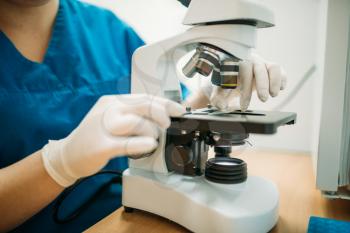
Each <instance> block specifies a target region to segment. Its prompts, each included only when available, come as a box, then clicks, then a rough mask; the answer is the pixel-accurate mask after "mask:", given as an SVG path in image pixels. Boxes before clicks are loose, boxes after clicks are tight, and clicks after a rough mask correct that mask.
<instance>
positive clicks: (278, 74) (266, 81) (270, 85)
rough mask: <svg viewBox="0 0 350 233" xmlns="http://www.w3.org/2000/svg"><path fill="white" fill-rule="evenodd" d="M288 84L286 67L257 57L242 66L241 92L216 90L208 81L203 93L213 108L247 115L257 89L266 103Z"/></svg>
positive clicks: (239, 82) (239, 79) (218, 88)
mask: <svg viewBox="0 0 350 233" xmlns="http://www.w3.org/2000/svg"><path fill="white" fill-rule="evenodd" d="M286 84H287V78H286V73H285V71H284V70H283V68H282V67H280V66H279V65H277V64H274V63H270V62H267V61H265V60H264V59H263V58H261V57H260V56H258V55H256V54H253V55H252V58H251V60H247V61H243V62H241V63H240V66H239V78H238V88H236V89H223V88H221V87H218V86H214V85H213V84H212V83H211V81H210V79H206V81H205V83H204V85H203V86H202V92H203V94H204V95H205V96H206V97H207V98H208V99H209V101H210V103H211V105H213V106H215V107H217V108H218V109H220V110H223V111H233V110H238V109H241V110H242V111H246V110H247V109H248V106H249V104H250V100H251V96H252V92H253V90H254V89H256V91H257V94H258V97H259V99H260V100H261V101H262V102H266V101H267V99H268V98H269V95H270V96H272V97H275V96H277V95H278V93H279V91H280V90H283V89H284V88H285V87H286Z"/></svg>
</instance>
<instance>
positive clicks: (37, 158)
mask: <svg viewBox="0 0 350 233" xmlns="http://www.w3.org/2000/svg"><path fill="white" fill-rule="evenodd" d="M63 189H64V188H63V187H61V186H60V185H58V184H57V183H56V182H55V181H54V180H53V179H52V178H51V177H50V176H49V175H48V174H47V172H46V170H45V168H44V165H43V162H42V158H41V152H40V151H38V152H36V153H34V154H32V155H30V156H28V157H26V158H25V159H23V160H21V161H19V162H17V163H15V164H13V165H11V166H9V167H6V168H3V169H0V216H1V221H0V232H5V231H8V230H11V229H13V228H15V227H16V226H18V225H20V224H21V223H23V222H24V221H26V220H27V219H29V218H30V217H32V216H33V215H34V214H36V213H37V212H39V211H40V210H41V209H43V208H44V207H45V206H47V205H48V204H49V203H50V202H52V201H53V200H54V199H55V198H56V197H57V196H58V195H59V194H60V193H61V192H62V191H63Z"/></svg>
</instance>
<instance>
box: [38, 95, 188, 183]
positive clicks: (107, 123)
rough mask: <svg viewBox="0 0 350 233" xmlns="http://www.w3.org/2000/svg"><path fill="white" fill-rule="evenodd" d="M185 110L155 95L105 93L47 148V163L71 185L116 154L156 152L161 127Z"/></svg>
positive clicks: (51, 172)
mask: <svg viewBox="0 0 350 233" xmlns="http://www.w3.org/2000/svg"><path fill="white" fill-rule="evenodd" d="M183 113H185V109H184V107H183V106H181V105H180V104H178V103H175V102H172V101H170V100H167V99H163V98H160V97H155V96H149V95H115V96H104V97H101V98H100V99H99V100H98V101H97V103H96V104H95V105H94V107H93V108H92V109H91V110H90V112H89V113H88V114H87V115H86V116H85V118H84V119H83V120H82V122H81V123H80V124H79V126H78V127H77V128H76V129H75V130H74V131H73V132H72V133H71V134H70V135H69V136H68V137H66V138H64V139H62V140H58V141H49V143H48V144H47V145H46V146H45V147H44V148H43V150H42V158H43V162H44V167H45V169H46V170H47V172H48V174H49V175H50V176H51V177H52V178H53V179H54V180H55V181H56V182H57V183H58V184H60V185H61V186H63V187H67V186H69V185H71V184H73V183H74V182H75V181H76V180H77V179H79V178H81V177H85V176H89V175H92V174H94V173H96V172H98V171H99V170H100V169H101V168H103V167H104V166H105V165H106V164H107V163H108V161H109V160H110V159H112V158H114V157H118V156H124V155H129V156H133V155H140V154H146V153H149V152H152V151H153V150H155V148H156V147H157V145H158V143H157V139H158V136H159V128H162V129H165V128H167V127H169V125H170V116H180V115H182V114H183Z"/></svg>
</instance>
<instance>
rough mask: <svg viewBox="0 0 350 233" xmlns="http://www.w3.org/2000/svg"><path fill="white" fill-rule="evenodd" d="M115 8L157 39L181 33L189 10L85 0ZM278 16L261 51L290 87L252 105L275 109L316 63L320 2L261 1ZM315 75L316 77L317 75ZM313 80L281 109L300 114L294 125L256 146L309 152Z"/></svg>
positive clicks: (156, 1)
mask: <svg viewBox="0 0 350 233" xmlns="http://www.w3.org/2000/svg"><path fill="white" fill-rule="evenodd" d="M86 1H87V2H91V3H94V4H98V5H101V6H104V7H107V8H110V9H112V10H113V11H114V12H116V14H118V15H119V16H120V17H121V18H123V19H124V20H125V21H127V22H128V23H129V24H130V25H131V26H133V27H134V28H135V29H136V31H138V32H139V34H140V35H141V36H142V37H143V38H144V39H145V40H146V41H147V42H154V41H157V40H160V39H163V38H166V37H169V36H172V35H175V34H177V33H179V32H180V31H182V30H184V29H185V28H186V27H184V26H182V25H181V21H182V18H183V17H184V14H185V12H186V8H184V7H182V6H181V5H180V4H179V3H178V2H177V1H176V0H147V1H140V0H115V1H111V0H86ZM260 2H262V3H264V4H266V5H267V6H268V7H270V8H271V9H272V10H274V12H275V14H276V25H277V26H276V27H275V28H272V29H262V30H261V31H260V32H259V37H258V46H257V50H258V52H259V53H260V54H261V55H262V56H264V57H265V58H266V59H269V60H272V61H276V62H278V63H279V64H281V65H283V66H284V67H285V69H286V71H287V73H288V78H289V80H288V88H287V90H286V91H284V92H283V93H281V95H280V96H279V97H278V98H273V99H272V98H270V100H269V101H268V103H260V102H258V101H257V99H256V97H255V98H254V100H253V102H252V105H251V108H252V109H264V110H269V109H274V108H275V107H276V106H277V105H278V104H279V103H281V102H282V101H283V100H284V99H285V97H287V96H288V95H289V94H290V92H291V90H293V88H294V87H295V86H296V85H297V83H298V82H299V81H300V79H301V77H302V76H303V75H304V73H305V72H306V71H307V70H308V69H309V68H310V67H311V66H312V65H313V64H315V63H316V61H315V60H316V47H317V46H316V41H317V30H318V26H317V23H318V11H319V0H283V1H282V0H260ZM314 76H315V75H314ZM314 83H317V79H316V78H315V77H312V79H311V80H309V81H308V82H307V83H306V84H305V86H304V87H303V88H302V89H300V90H299V92H298V94H297V95H296V97H295V98H294V99H292V101H291V102H290V103H289V104H287V105H286V106H284V107H283V109H281V110H283V111H291V112H296V113H297V114H298V121H297V124H296V125H295V126H286V127H283V128H281V129H280V130H279V132H278V134H276V135H274V136H253V137H252V138H251V140H250V141H251V142H252V143H253V144H254V145H255V146H257V147H264V148H275V149H288V150H296V151H311V141H312V122H313V96H314V89H313V86H314Z"/></svg>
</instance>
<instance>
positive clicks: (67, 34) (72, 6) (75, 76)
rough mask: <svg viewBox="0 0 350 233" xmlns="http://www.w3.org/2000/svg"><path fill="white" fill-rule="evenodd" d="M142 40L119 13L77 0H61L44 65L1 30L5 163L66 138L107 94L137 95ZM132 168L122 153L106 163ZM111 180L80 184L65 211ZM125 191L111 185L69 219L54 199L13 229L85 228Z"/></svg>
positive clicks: (0, 152) (0, 117)
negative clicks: (61, 220) (134, 60)
mask: <svg viewBox="0 0 350 233" xmlns="http://www.w3.org/2000/svg"><path fill="white" fill-rule="evenodd" d="M141 45H143V41H142V40H141V39H140V38H139V37H138V36H137V34H136V33H135V32H134V31H133V30H132V29H131V28H130V27H129V26H128V25H126V24H125V23H123V22H122V21H121V20H119V19H118V18H117V17H116V16H115V15H113V14H112V13H111V12H109V11H107V10H104V9H100V8H97V7H94V6H91V5H88V4H85V3H81V2H79V1H76V0H61V1H60V6H59V11H58V15H57V18H56V22H55V25H54V29H53V35H52V39H51V42H50V44H49V48H48V50H47V54H46V56H45V59H44V61H43V63H41V64H39V63H36V62H32V61H29V60H27V59H26V58H25V57H23V56H22V55H21V54H20V53H19V52H18V50H16V48H15V46H14V45H13V44H12V43H11V41H10V40H9V39H8V37H7V36H6V35H5V34H4V33H3V32H1V31H0V124H1V126H0V128H1V131H0V168H2V167H5V166H8V165H10V164H12V163H15V162H17V161H19V160H21V159H22V158H24V157H25V156H27V155H30V154H32V153H33V152H35V151H37V150H39V149H41V148H42V147H43V146H44V145H45V144H46V143H47V142H48V139H61V138H64V137H66V136H67V135H68V134H69V133H70V132H71V131H72V130H73V129H74V128H75V127H76V126H77V125H78V123H79V122H80V121H81V120H82V118H83V117H84V115H85V114H86V113H87V112H88V111H89V109H90V108H91V107H92V106H93V104H94V103H95V102H96V100H97V99H98V98H99V97H100V96H102V95H106V94H125V93H129V91H130V67H131V64H130V63H131V56H132V54H133V52H134V50H135V49H136V48H137V47H139V46H141ZM91 133H93V132H91ZM126 167H127V159H126V158H119V159H115V160H113V161H111V162H110V163H109V164H108V166H107V167H106V168H107V169H117V170H123V169H125V168H126ZM23 175H25V174H23ZM110 179H111V178H110V176H106V177H95V178H93V179H91V180H89V181H88V182H87V183H86V184H84V185H82V186H81V187H79V188H78V189H77V190H76V192H75V193H74V194H73V195H72V196H70V197H69V199H68V200H67V201H66V202H65V204H64V208H63V211H62V216H64V215H66V214H69V213H71V212H72V211H74V210H75V208H77V207H79V206H80V205H81V204H82V203H83V202H84V201H86V200H87V199H88V198H89V197H90V196H91V195H92V194H93V193H94V192H95V191H96V190H97V189H98V188H99V187H100V186H102V185H103V184H105V183H106V182H108V181H109V180H110ZM120 192H121V187H120V186H118V185H113V186H109V187H108V188H107V189H106V190H105V191H104V192H103V193H102V194H101V195H100V197H99V198H98V199H97V200H95V201H94V202H93V203H91V205H90V206H89V207H88V208H87V209H86V210H85V211H84V212H83V213H82V214H81V215H80V216H79V217H78V218H77V219H75V220H74V221H72V222H70V223H67V224H62V225H60V224H56V223H54V221H53V220H52V204H51V205H49V206H48V207H46V208H45V209H43V210H42V211H41V212H39V213H38V214H36V215H35V216H33V217H32V218H31V219H30V220H28V221H27V222H25V223H24V224H22V225H21V226H19V227H18V228H17V229H15V230H14V231H13V232H81V231H82V230H84V229H86V228H88V227H89V226H91V225H93V224H94V223H96V222H97V221H98V220H100V219H101V218H103V217H105V216H106V215H108V214H109V213H111V212H112V211H114V210H115V209H117V208H118V207H119V206H120V204H121V193H120Z"/></svg>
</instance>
